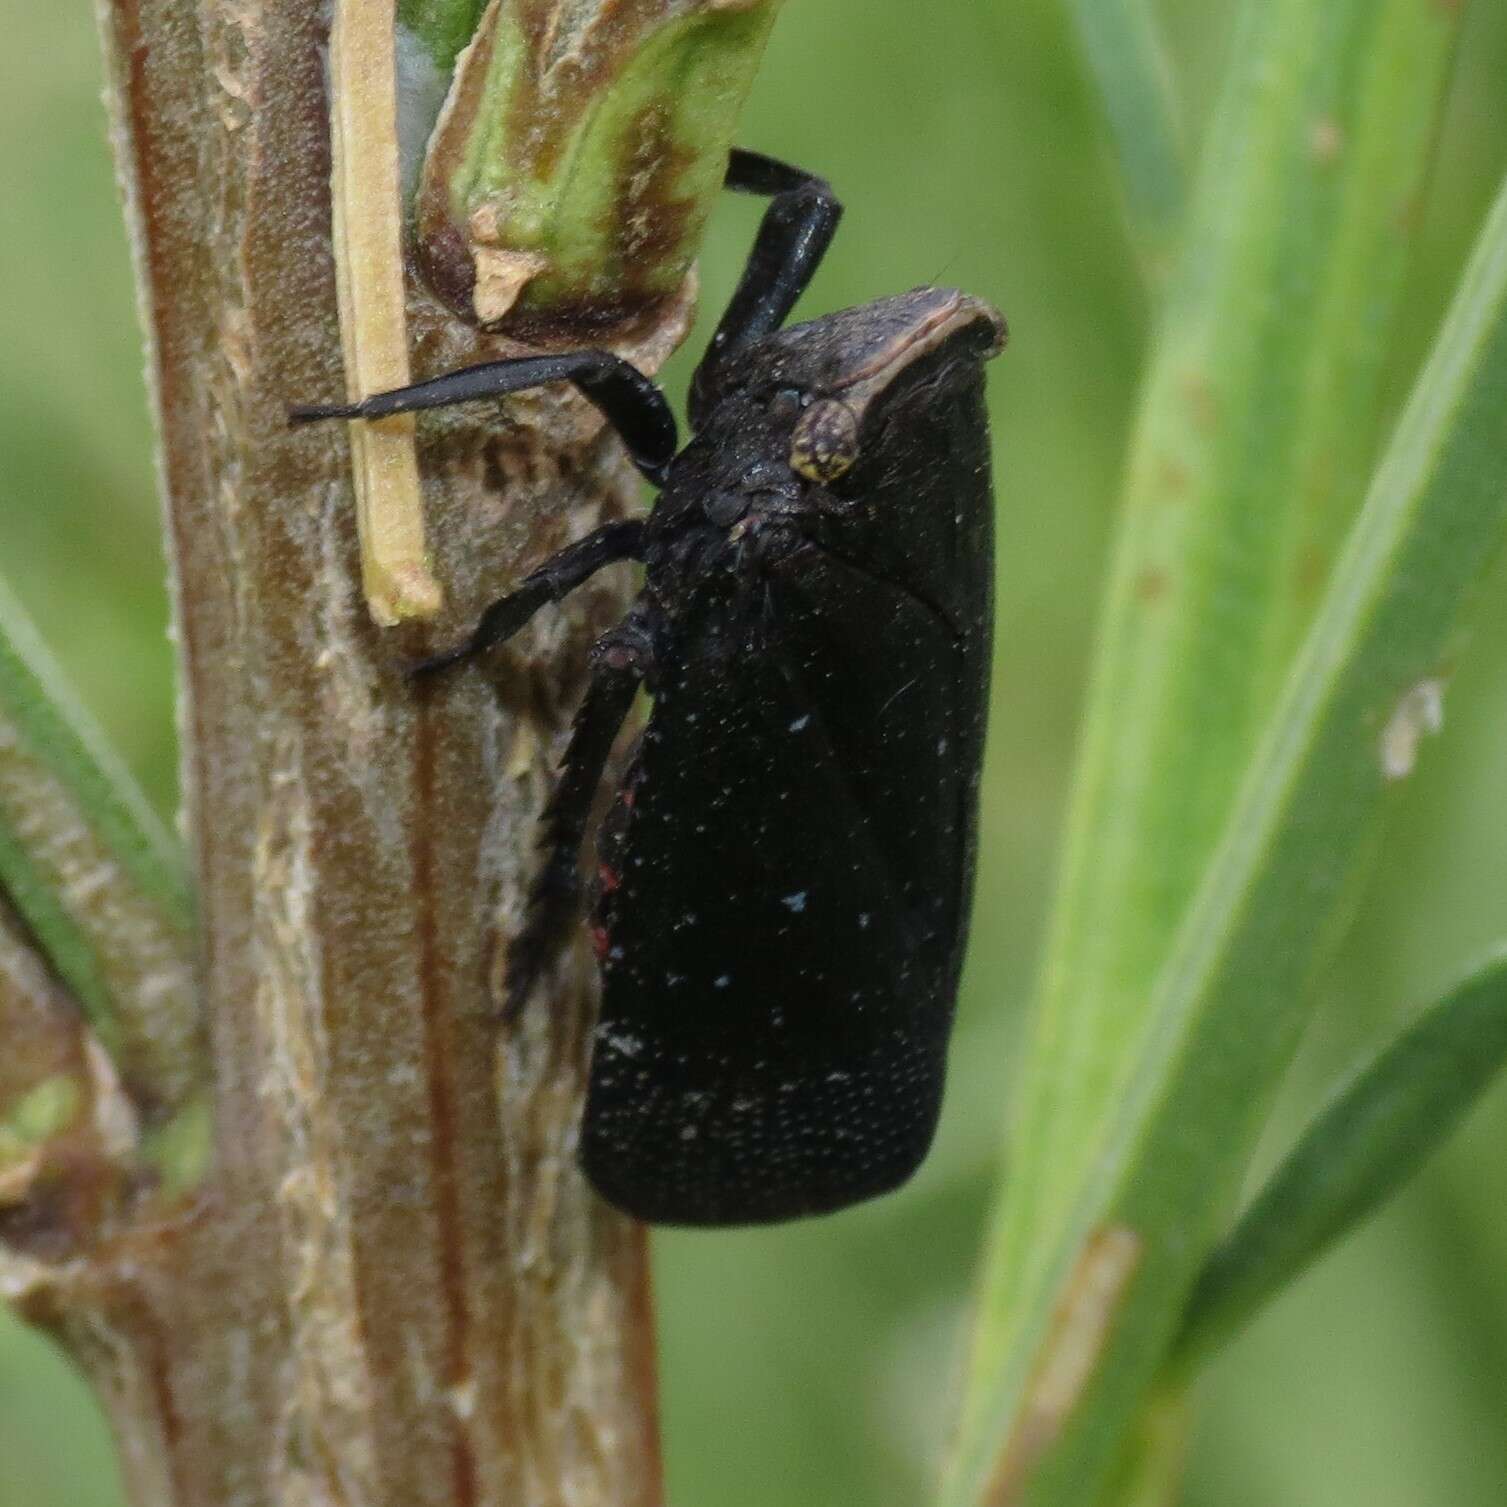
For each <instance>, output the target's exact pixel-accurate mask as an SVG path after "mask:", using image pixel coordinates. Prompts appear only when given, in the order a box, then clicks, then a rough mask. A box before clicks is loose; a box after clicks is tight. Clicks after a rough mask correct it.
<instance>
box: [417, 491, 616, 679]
mask: <svg viewBox="0 0 1507 1507" xmlns="http://www.w3.org/2000/svg"><path fill="white" fill-rule="evenodd" d="M643 539H644V524H643V520H642V519H640V518H628V519H624V520H623V521H622V522H620V523H606V524H603V525H602V527H601V528H599V529H594V530H593V531H592V532H591V533H589V534H587V535H586V536H585V537H584V538H582V539H578V540H576V542H575V543H574V544H568V545H566V547H565V548H564V549H562V550H560V551H559V553H558V554H553V555H551V556H550V557H549V559H547V560H546V561H545V562H544V563H543V564H542V565H539V566H536V567H535V568H534V569H533V570H531V571H530V572H529V573H528V575H526V576H525V577H524V578H523V580H522V581H520V582H519V584H518V586H517V588H516V589H515V590H513V591H510V592H509V593H508V594H507V595H506V596H505V597H502V598H500V599H499V600H498V601H495V602H493V603H492V605H491V606H490V607H488V608H487V610H486V611H485V612H483V613H482V615H481V617H480V619H479V620H478V622H477V624H476V627H475V628H474V629H472V631H471V636H470V637H469V638H467V639H465V640H464V641H463V642H461V643H460V644H458V645H457V646H456V647H455V648H453V649H446V650H445V652H444V653H443V654H435V655H433V656H432V657H430V658H429V659H421V660H419V662H418V663H417V664H415V665H410V666H409V669H408V673H409V674H410V675H427V674H429V673H430V672H431V671H434V670H443V669H445V668H446V667H448V666H449V665H453V664H457V663H458V662H459V661H461V660H463V659H469V658H470V657H471V655H473V654H480V653H481V652H482V651H483V650H485V649H490V648H492V647H493V645H495V644H501V643H505V642H506V641H507V640H508V639H510V638H511V637H512V636H513V635H514V634H515V633H517V632H518V630H519V629H520V628H522V627H523V625H524V624H525V623H526V622H528V620H529V619H530V618H531V617H533V615H534V614H535V613H536V612H537V611H538V610H539V609H540V608H541V607H542V606H544V604H545V603H546V602H558V601H560V600H561V599H562V598H563V597H566V596H568V595H569V594H570V593H571V592H572V591H574V590H575V589H576V587H577V586H580V585H582V584H584V583H585V582H586V581H587V580H588V579H589V578H590V577H591V576H594V575H595V574H596V573H597V571H599V570H601V569H602V567H603V566H604V565H611V564H612V563H613V562H614V561H617V560H636V559H638V558H640V556H641V551H642V548H643Z"/></svg>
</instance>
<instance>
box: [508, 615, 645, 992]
mask: <svg viewBox="0 0 1507 1507" xmlns="http://www.w3.org/2000/svg"><path fill="white" fill-rule="evenodd" d="M651 653H652V650H651V647H650V636H649V633H648V629H647V624H646V622H645V613H644V611H643V609H642V608H635V609H634V610H633V611H631V612H630V613H629V614H628V616H627V617H626V618H624V620H623V621H622V622H621V623H620V624H618V626H617V627H616V628H614V629H612V630H611V631H610V632H608V633H606V634H604V635H603V636H602V638H600V639H599V640H598V641H597V643H596V646H595V647H594V648H593V650H592V655H591V657H592V670H591V684H590V685H589V686H588V688H587V691H586V698H585V700H584V701H582V703H581V706H580V710H579V711H577V713H576V718H575V724H574V726H573V727H572V729H571V734H570V743H569V746H568V747H567V748H566V750H565V757H564V759H563V760H562V761H561V764H560V779H559V782H558V783H557V784H556V786H555V789H554V793H553V794H552V795H551V796H550V798H549V803H548V804H547V805H546V806H545V808H544V814H543V815H542V816H541V817H540V818H539V842H538V847H539V850H540V853H541V854H542V858H543V861H542V863H541V865H540V868H539V872H538V874H537V875H536V876H535V878H534V882H533V885H532V887H531V888H530V890H529V898H528V907H527V912H526V915H525V919H524V923H523V929H522V930H521V931H520V932H519V933H518V936H517V938H516V939H515V940H514V942H513V944H512V946H511V947H510V948H509V950H508V959H507V967H506V970H505V985H506V1003H505V1006H504V1013H505V1018H506V1019H508V1020H513V1019H516V1018H517V1016H518V1014H519V1012H520V1011H521V1010H522V1009H523V1006H524V1003H525V1002H526V1001H527V999H528V996H529V995H530V993H532V991H533V988H534V985H535V984H536V983H538V981H539V975H540V974H541V973H542V972H543V971H544V969H545V968H546V967H547V966H548V965H549V963H550V962H551V961H552V960H553V959H554V957H555V956H556V954H557V953H558V952H559V950H560V946H561V944H562V943H563V941H564V940H565V936H566V934H567V933H568V931H569V930H570V927H571V925H572V924H573V922H574V921H575V919H576V914H577V909H578V904H579V900H580V893H581V882H580V873H579V858H580V850H581V840H582V838H583V837H584V836H585V834H586V824H587V821H588V820H589V818H590V816H591V807H592V801H593V798H594V797H595V795H596V791H597V787H598V786H599V785H600V784H601V782H602V774H603V771H604V770H605V769H606V767H607V759H608V757H609V756H610V754H611V753H612V745H613V743H614V742H615V741H616V739H617V735H618V732H619V730H620V729H621V728H622V725H623V722H624V720H625V719H626V717H627V715H628V709H629V708H630V707H631V706H632V705H633V698H634V696H635V695H636V694H637V692H638V687H639V683H640V681H642V680H643V678H644V676H645V675H646V674H647V673H648V670H649V667H650V658H651Z"/></svg>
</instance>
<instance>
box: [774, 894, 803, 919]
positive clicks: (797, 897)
mask: <svg viewBox="0 0 1507 1507" xmlns="http://www.w3.org/2000/svg"><path fill="white" fill-rule="evenodd" d="M806 893H807V892H806V891H805V890H797V891H796V892H795V893H794V894H793V895H781V896H780V904H781V905H783V906H785V907H786V909H788V910H792V911H794V912H795V913H796V915H800V913H801V912H802V911H803V910H805V908H806Z"/></svg>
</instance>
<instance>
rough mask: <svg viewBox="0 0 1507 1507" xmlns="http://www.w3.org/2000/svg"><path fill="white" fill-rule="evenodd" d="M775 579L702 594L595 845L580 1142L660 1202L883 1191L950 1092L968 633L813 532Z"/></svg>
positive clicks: (966, 849)
mask: <svg viewBox="0 0 1507 1507" xmlns="http://www.w3.org/2000/svg"><path fill="white" fill-rule="evenodd" d="M760 589H762V591H763V593H764V599H763V602H762V604H761V607H762V610H754V611H733V610H731V609H730V607H729V604H728V603H727V602H726V601H721V602H719V601H716V600H714V599H712V595H711V593H708V595H707V598H706V599H705V600H703V603H702V606H701V608H700V609H699V610H692V611H689V612H687V613H686V614H684V615H683V616H682V617H681V619H680V620H679V622H678V623H677V629H678V633H677V638H678V642H677V643H676V644H675V645H674V646H672V652H671V653H669V654H667V655H666V656H665V658H664V663H665V665H666V667H667V668H666V671H665V674H664V678H663V680H662V681H661V683H660V684H659V685H658V687H657V690H656V699H655V705H654V710H653V714H652V716H651V719H650V722H649V726H648V728H647V730H646V732H645V734H644V737H643V741H642V745H641V748H640V750H639V754H638V756H637V758H636V760H635V763H634V769H633V771H632V773H631V774H630V776H629V780H628V784H627V785H626V787H625V793H624V795H623V797H622V798H621V800H620V803H619V808H618V810H617V811H616V813H615V815H614V818H613V820H612V822H611V823H610V827H611V828H612V829H614V830H615V834H616V835H615V836H614V837H611V838H609V839H608V840H607V841H605V842H604V845H603V884H604V893H603V897H602V901H601V904H600V906H599V912H598V922H599V928H598V942H599V946H600V947H601V948H602V950H603V980H604V987H603V1005H602V1017H601V1022H600V1026H599V1029H598V1035H597V1041H596V1049H595V1053H594V1057H593V1062H592V1071H591V1082H590V1087H589V1091H588V1098H587V1105H586V1113H585V1117H584V1121H583V1129H582V1146H581V1157H582V1163H583V1166H584V1168H585V1170H586V1172H587V1174H588V1175H589V1176H590V1178H591V1179H592V1181H593V1182H594V1183H595V1184H596V1186H597V1187H598V1189H599V1190H600V1191H601V1192H602V1193H603V1194H604V1195H605V1196H606V1197H607V1198H608V1199H610V1200H611V1201H612V1202H613V1203H615V1204H617V1205H618V1206H620V1207H622V1208H624V1209H627V1210H629V1211H630V1212H633V1213H635V1214H637V1215H639V1216H640V1217H641V1218H644V1219H648V1220H652V1221H656V1222H661V1223H681V1224H730V1223H752V1222H758V1221H766V1220H778V1219H787V1218H790V1217H793V1216H795V1215H800V1214H812V1213H818V1212H822V1211H825V1210H829V1209H833V1208H838V1207H841V1206H843V1205H845V1204H849V1203H853V1202H856V1201H858V1200H859V1199H863V1198H867V1197H870V1196H872V1195H874V1194H876V1193H880V1192H883V1191H885V1190H886V1189H888V1188H891V1187H893V1186H895V1185H896V1184H897V1183H899V1182H901V1181H903V1180H904V1179H905V1178H906V1177H907V1176H909V1174H910V1173H911V1172H912V1171H913V1170H914V1169H915V1167H916V1165H917V1164H918V1163H919V1162H920V1160H921V1158H922V1157H923V1156H924V1155H925V1153H926V1149H927V1147H928V1145H929V1144H930V1141H931V1137H932V1133H933V1130H934V1128H935V1124H936V1119H937V1113H938V1109H939V1106H940V1099H941V1090H942V1080H943V1072H944V1065H945V1053H946V1040H947V1034H948V1028H949V1026H950V1023H951V1014H952V1006H953V998H954V994H955V991H956V984H957V971H958V959H959V955H960V944H961V937H962V933H963V930H964V928H965V925H966V907H967V903H968V889H969V880H970V870H971V857H972V828H973V806H974V801H975V791H976V776H977V768H976V766H977V754H976V746H975V745H976V742H977V738H978V735H979V729H980V726H981V723H980V717H981V712H980V705H979V703H980V694H981V688H980V684H979V677H978V673H977V667H976V663H975V658H976V656H975V655H974V654H973V652H972V648H971V646H969V645H966V644H964V643H963V642H962V641H961V640H960V638H959V635H958V634H957V632H956V630H955V629H954V627H953V626H952V625H951V624H950V623H949V622H947V621H946V620H945V619H944V618H943V617H942V616H941V615H940V614H939V613H938V612H937V611H936V610H935V609H934V608H932V607H931V606H929V605H928V604H926V603H923V602H922V601H920V600H918V599H917V598H916V597H915V596H913V595H912V594H911V593H910V592H909V591H907V590H906V589H904V588H902V587H897V586H895V585H892V584H890V583H888V582H886V581H884V580H881V579H878V578H876V577H874V576H872V575H870V574H867V573H866V572H864V571H863V570H861V569H859V568H855V567H854V566H853V565H852V564H849V563H845V562H844V561H842V560H839V559H836V558H834V557H833V556H831V555H828V554H826V553H825V552H823V551H822V550H820V549H818V548H816V547H814V546H810V545H808V546H806V547H804V548H801V549H799V550H798V551H796V552H795V553H794V554H793V555H790V556H787V557H786V558H785V559H784V560H782V561H780V562H778V563H777V564H775V565H773V566H772V567H771V568H770V569H769V571H768V573H767V575H766V576H765V578H764V580H763V582H762V587H761V588H760ZM960 749H962V750H963V755H962V757H961V758H959V750H960ZM970 749H971V750H972V751H971V752H970V751H969V750H970Z"/></svg>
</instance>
